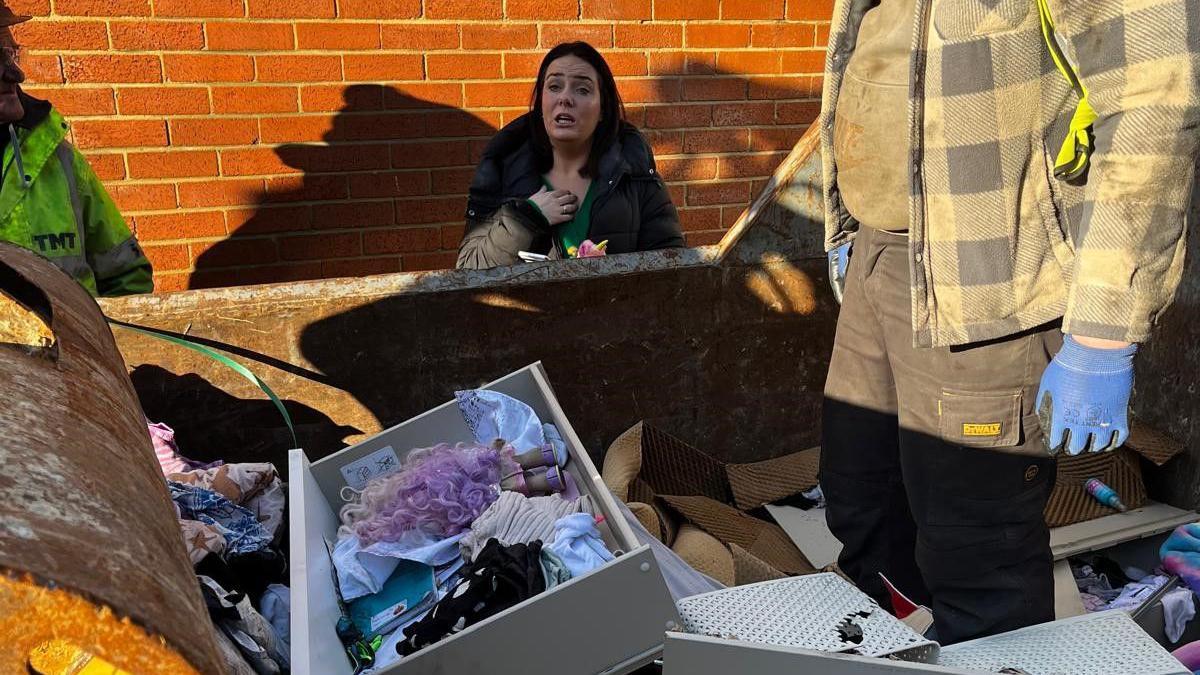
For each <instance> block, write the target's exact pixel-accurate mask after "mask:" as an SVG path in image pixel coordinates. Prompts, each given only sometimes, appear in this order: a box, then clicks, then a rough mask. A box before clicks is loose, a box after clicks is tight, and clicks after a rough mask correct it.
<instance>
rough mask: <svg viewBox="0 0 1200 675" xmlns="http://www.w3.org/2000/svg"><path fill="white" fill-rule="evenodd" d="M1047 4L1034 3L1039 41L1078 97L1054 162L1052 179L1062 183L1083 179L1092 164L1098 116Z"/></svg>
mask: <svg viewBox="0 0 1200 675" xmlns="http://www.w3.org/2000/svg"><path fill="white" fill-rule="evenodd" d="M1047 3H1048V0H1037V4H1038V14H1039V15H1040V16H1041V19H1042V37H1043V38H1044V39H1045V40H1046V47H1047V48H1048V49H1049V50H1050V58H1052V59H1054V65H1056V66H1058V71H1059V72H1060V73H1062V75H1063V77H1065V78H1066V79H1067V82H1068V83H1070V85H1071V88H1072V89H1074V90H1075V95H1076V96H1078V97H1079V103H1078V104H1076V106H1075V113H1074V114H1073V115H1071V129H1070V133H1068V134H1067V137H1066V138H1065V139H1063V144H1062V147H1061V148H1059V150H1058V156H1057V157H1056V158H1055V159H1054V175H1055V176H1056V177H1057V178H1059V179H1061V180H1072V179H1075V178H1078V177H1079V176H1081V175H1083V173H1084V172H1085V171H1087V168H1088V164H1089V162H1090V161H1091V157H1092V124H1093V123H1094V122H1095V121H1096V117H1097V115H1096V109H1095V108H1093V107H1092V104H1091V102H1090V101H1089V100H1088V91H1087V87H1085V86H1084V85H1083V81H1082V80H1080V79H1079V75H1078V73H1076V72H1075V69H1074V68H1073V67H1072V66H1071V64H1070V62H1069V61H1067V57H1066V55H1065V54H1064V53H1063V51H1062V48H1061V47H1060V46H1059V44H1058V41H1057V40H1056V39H1055V37H1054V19H1053V18H1052V17H1051V16H1050V6H1049V5H1048V4H1047Z"/></svg>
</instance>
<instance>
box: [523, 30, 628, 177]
mask: <svg viewBox="0 0 1200 675" xmlns="http://www.w3.org/2000/svg"><path fill="white" fill-rule="evenodd" d="M564 56H576V57H578V58H580V59H583V60H584V61H586V62H587V63H589V64H590V65H591V66H592V67H593V68H595V69H596V74H597V75H598V76H599V77H600V81H599V82H598V83H597V86H598V87H599V91H600V123H599V124H597V125H596V131H595V133H594V134H592V148H591V150H590V151H589V153H588V162H587V167H586V171H587V173H586V174H584V175H586V176H595V175H596V174H597V173H598V172H599V165H600V158H601V157H603V156H604V152H605V151H606V150H608V148H609V147H610V146H611V145H612V144H613V142H614V141H616V140H617V135H618V134H620V133H621V125H622V124H624V122H625V104H624V103H622V102H621V94H620V93H619V92H617V81H616V80H615V79H613V74H612V70H610V69H609V67H608V63H606V62H605V61H604V57H603V56H600V52H598V51H596V48H595V47H593V46H591V45H589V44H588V43H586V42H564V43H562V44H560V45H558V46H557V47H555V48H554V49H551V50H550V51H549V52H548V53H547V54H546V58H544V59H542V65H541V67H540V68H538V76H537V84H535V85H534V86H533V103H532V104H531V108H530V111H529V113H530V124H529V133H530V135H531V136H532V139H533V155H534V160H535V163H536V165H537V170H538V173H545V172H547V171H549V170H550V167H552V166H553V165H554V151H553V149H552V148H551V147H550V136H549V135H548V134H547V133H546V121H545V120H544V119H542V89H543V88H545V86H546V70H547V69H549V68H550V64H551V63H553V62H554V61H555V60H557V59H560V58H562V57H564Z"/></svg>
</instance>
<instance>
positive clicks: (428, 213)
mask: <svg viewBox="0 0 1200 675" xmlns="http://www.w3.org/2000/svg"><path fill="white" fill-rule="evenodd" d="M341 98H342V104H341V108H340V109H339V110H338V111H337V113H336V114H335V115H334V116H333V119H332V123H331V125H330V127H329V128H328V129H327V130H326V131H325V132H324V134H323V135H322V137H321V140H322V143H320V144H317V143H288V144H285V145H281V146H279V147H277V148H275V149H274V153H275V155H276V157H277V160H278V163H280V164H282V165H283V166H282V167H267V168H264V169H263V171H262V172H263V173H266V172H271V173H276V172H297V173H296V175H294V176H289V177H284V178H268V179H266V183H265V189H264V190H263V192H262V193H261V194H259V195H258V197H257V198H256V204H255V205H254V206H253V207H252V208H251V209H250V210H249V211H247V212H245V218H244V220H241V222H238V220H239V217H238V216H237V215H235V214H238V213H239V212H237V211H231V212H230V223H229V229H230V233H229V236H228V238H227V239H225V240H224V241H221V242H218V243H217V244H215V245H213V246H212V247H211V248H209V249H207V250H206V251H204V252H203V253H202V254H200V256H199V257H198V258H197V260H196V265H195V271H194V272H193V273H192V276H191V279H190V287H192V288H207V287H216V286H234V285H243V284H259V283H274V282H285V281H299V280H304V279H320V278H328V277H337V276H361V275H364V274H379V273H386V272H399V271H401V270H402V269H406V270H412V269H431V268H437V267H446V266H449V267H452V266H453V264H454V252H456V251H457V248H458V240H459V239H460V238H461V234H462V221H463V213H464V211H465V207H466V193H467V186H468V184H469V183H470V179H471V174H472V172H473V170H474V162H475V159H476V157H477V155H478V152H479V151H480V150H481V149H482V147H483V144H485V143H486V142H487V140H488V139H489V138H490V137H491V135H492V134H493V133H494V132H495V129H496V126H497V125H498V122H499V117H500V116H499V113H494V115H493V117H494V121H488V120H487V119H484V118H483V117H479V116H476V115H472V114H471V113H468V112H465V111H463V110H460V109H458V108H455V107H452V106H447V105H442V104H439V103H433V102H430V101H425V100H421V99H419V98H416V97H414V96H412V95H410V94H408V93H405V92H404V91H401V90H400V89H397V88H393V87H387V86H383V85H367V84H358V85H351V86H348V87H346V88H345V90H343V91H342V93H341ZM309 119H312V117H311V116H302V117H287V118H281V119H280V120H271V119H264V120H263V121H262V124H263V125H264V134H265V132H266V128H268V125H271V124H275V123H277V122H278V123H280V124H284V123H290V122H295V123H297V124H303V123H304V121H305V120H309ZM278 133H281V134H285V135H286V134H287V133H288V132H287V131H279V132H278ZM302 134H303V130H301V132H299V133H293V134H292V135H293V136H297V135H300V136H302ZM402 257H403V258H404V262H403V263H402V262H401V259H402Z"/></svg>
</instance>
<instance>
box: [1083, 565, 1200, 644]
mask: <svg viewBox="0 0 1200 675" xmlns="http://www.w3.org/2000/svg"><path fill="white" fill-rule="evenodd" d="M1070 562H1071V574H1072V575H1073V576H1074V577H1075V585H1076V587H1078V589H1079V597H1080V599H1082V600H1083V607H1084V609H1086V610H1087V611H1089V612H1102V611H1104V610H1109V609H1123V610H1125V611H1127V612H1133V611H1135V610H1137V609H1139V608H1140V607H1141V606H1142V605H1143V604H1144V603H1145V602H1146V601H1147V600H1149V599H1150V597H1151V596H1153V595H1154V594H1155V593H1156V592H1157V591H1159V590H1160V589H1161V588H1162V587H1163V586H1164V585H1166V584H1167V583H1168V582H1169V581H1170V579H1171V578H1170V576H1168V575H1166V574H1163V573H1162V570H1161V569H1159V570H1154V572H1146V571H1145V570H1141V569H1137V568H1135V567H1124V568H1123V567H1121V566H1120V565H1118V564H1117V563H1116V562H1114V561H1112V560H1110V559H1109V558H1106V557H1104V556H1091V557H1088V558H1084V557H1083V556H1081V557H1080V558H1078V559H1072V560H1071V561H1070ZM1162 605H1163V622H1164V624H1165V628H1166V634H1167V638H1168V639H1169V640H1171V642H1178V641H1179V638H1180V637H1181V636H1182V635H1183V631H1184V629H1185V628H1186V627H1187V624H1188V622H1189V621H1191V620H1192V618H1193V617H1195V616H1196V606H1195V600H1194V598H1193V593H1192V591H1191V590H1190V589H1188V588H1187V587H1186V586H1181V587H1176V588H1173V589H1171V590H1169V591H1167V592H1166V594H1164V595H1163V596H1162Z"/></svg>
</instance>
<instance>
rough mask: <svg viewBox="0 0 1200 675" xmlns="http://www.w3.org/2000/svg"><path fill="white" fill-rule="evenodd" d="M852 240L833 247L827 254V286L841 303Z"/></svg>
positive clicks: (844, 290)
mask: <svg viewBox="0 0 1200 675" xmlns="http://www.w3.org/2000/svg"><path fill="white" fill-rule="evenodd" d="M853 244H854V242H853V241H848V242H846V243H844V244H842V245H841V246H839V247H837V248H835V249H833V250H832V251H830V252H829V253H828V254H827V255H828V256H829V286H830V287H831V288H832V289H833V297H834V298H835V299H837V301H838V304H839V305H840V304H842V295H843V294H844V293H845V292H846V268H847V267H849V266H850V247H851V246H852V245H853Z"/></svg>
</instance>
